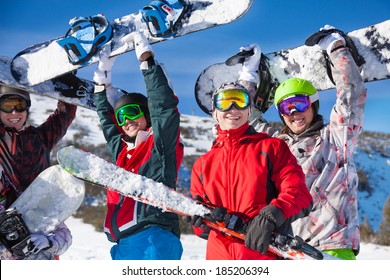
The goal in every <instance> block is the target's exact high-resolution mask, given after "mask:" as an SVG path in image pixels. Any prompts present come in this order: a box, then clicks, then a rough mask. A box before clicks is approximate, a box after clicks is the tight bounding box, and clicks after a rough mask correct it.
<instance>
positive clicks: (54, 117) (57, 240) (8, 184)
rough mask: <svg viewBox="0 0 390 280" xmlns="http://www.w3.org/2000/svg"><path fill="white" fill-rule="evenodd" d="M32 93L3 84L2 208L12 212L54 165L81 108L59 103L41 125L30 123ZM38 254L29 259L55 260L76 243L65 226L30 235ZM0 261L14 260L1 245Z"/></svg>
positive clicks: (0, 135)
mask: <svg viewBox="0 0 390 280" xmlns="http://www.w3.org/2000/svg"><path fill="white" fill-rule="evenodd" d="M30 107H31V99H30V94H29V92H27V91H25V90H22V89H19V88H14V87H10V86H7V85H3V84H2V85H0V120H1V122H0V191H1V192H0V205H1V206H2V208H3V209H8V208H9V207H10V206H11V205H12V203H13V202H14V201H15V200H16V199H17V198H18V197H19V195H20V194H21V193H23V192H24V191H25V190H26V188H27V187H28V186H29V185H30V184H31V183H32V182H33V181H34V179H35V178H36V177H37V176H38V175H39V173H41V172H42V171H43V170H45V169H46V168H48V167H49V166H50V152H51V151H52V149H53V148H54V146H55V145H56V144H57V143H58V142H59V141H60V140H61V139H62V137H63V136H64V135H65V134H66V131H67V129H68V128H69V126H70V125H71V123H72V121H73V120H74V118H75V117H76V110H77V106H75V105H71V104H67V103H64V102H62V101H58V103H57V109H56V110H55V111H54V113H53V114H51V115H50V116H49V118H48V119H47V120H46V121H45V122H44V123H42V124H41V125H40V126H38V127H35V126H30V125H28V124H27V120H28V115H29V110H30ZM30 242H31V243H32V244H33V245H32V246H30V248H35V249H34V250H33V252H34V254H31V255H30V256H29V257H28V259H54V256H55V255H60V254H62V253H64V252H65V251H66V250H67V249H68V247H69V246H70V245H71V243H72V236H71V233H70V231H69V229H68V228H67V227H66V225H65V224H64V223H62V224H61V225H60V226H59V227H58V228H57V229H56V230H54V231H53V232H52V233H51V234H50V235H49V236H45V235H43V234H39V233H34V234H31V236H30ZM0 258H2V259H14V258H15V257H14V256H12V255H11V254H10V253H9V252H8V251H7V250H6V249H5V247H2V246H0Z"/></svg>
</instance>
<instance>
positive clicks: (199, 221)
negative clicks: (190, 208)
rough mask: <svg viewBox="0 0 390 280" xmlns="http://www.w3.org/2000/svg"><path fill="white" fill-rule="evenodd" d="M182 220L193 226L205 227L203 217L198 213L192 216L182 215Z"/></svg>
mask: <svg viewBox="0 0 390 280" xmlns="http://www.w3.org/2000/svg"><path fill="white" fill-rule="evenodd" d="M182 219H183V221H184V222H186V223H188V224H190V226H193V227H200V228H205V226H206V224H205V223H204V222H203V218H202V217H201V216H198V215H194V216H184V217H183V218H182Z"/></svg>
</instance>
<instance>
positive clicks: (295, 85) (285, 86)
mask: <svg viewBox="0 0 390 280" xmlns="http://www.w3.org/2000/svg"><path fill="white" fill-rule="evenodd" d="M294 95H306V96H308V97H309V98H310V101H311V103H312V104H313V105H315V106H314V109H315V113H318V109H319V95H318V92H317V89H316V88H315V87H314V86H313V84H312V83H310V82H309V81H308V80H305V79H300V78H290V79H288V80H286V81H284V82H283V83H281V84H280V85H279V86H278V87H277V89H276V91H275V97H274V104H275V106H276V108H278V104H279V102H280V101H282V100H284V99H286V98H288V97H291V96H294ZM316 101H318V102H316Z"/></svg>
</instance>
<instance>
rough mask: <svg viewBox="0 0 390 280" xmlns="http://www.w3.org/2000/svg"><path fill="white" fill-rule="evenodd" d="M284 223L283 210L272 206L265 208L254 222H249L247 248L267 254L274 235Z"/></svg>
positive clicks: (246, 236) (246, 237) (246, 239)
mask: <svg viewBox="0 0 390 280" xmlns="http://www.w3.org/2000/svg"><path fill="white" fill-rule="evenodd" d="M283 223H284V215H283V212H282V210H280V209H279V208H278V207H276V206H274V205H271V204H270V205H267V206H265V207H264V208H263V209H261V211H260V213H259V214H258V215H257V216H256V217H254V218H253V220H252V221H250V222H248V224H247V226H246V228H247V232H246V235H245V246H246V247H248V248H250V249H252V250H256V251H258V252H260V253H261V254H266V253H267V250H268V247H269V244H270V243H271V240H272V233H273V232H274V230H275V229H276V228H278V227H280V226H281V225H282V224H283Z"/></svg>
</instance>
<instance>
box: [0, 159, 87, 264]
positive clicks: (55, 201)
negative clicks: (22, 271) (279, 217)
mask: <svg viewBox="0 0 390 280" xmlns="http://www.w3.org/2000/svg"><path fill="white" fill-rule="evenodd" d="M84 194H85V188H84V182H83V181H82V180H79V179H77V178H75V177H74V176H71V175H70V174H69V173H68V172H66V171H65V170H63V169H62V168H61V167H60V166H59V165H53V166H51V167H49V168H47V169H45V170H44V171H43V172H41V173H40V174H39V176H38V177H37V178H36V179H35V180H34V181H33V182H32V183H31V184H30V186H29V187H28V188H27V189H26V190H25V191H24V192H23V193H22V194H21V195H20V196H19V197H18V198H17V200H16V201H15V202H14V203H13V204H12V205H11V206H10V207H9V209H7V210H6V211H5V212H4V213H5V214H7V215H9V214H10V213H13V215H9V216H10V217H11V218H10V219H1V220H2V221H1V225H0V236H1V237H2V239H3V240H4V239H5V241H6V243H7V245H6V244H4V245H5V246H6V247H7V248H8V249H9V250H10V251H11V253H13V254H14V255H16V256H18V257H26V256H27V254H28V251H27V248H26V246H27V242H28V237H29V234H31V233H42V234H45V235H48V234H49V233H50V232H52V231H53V230H55V229H56V227H57V226H58V225H59V224H61V223H63V222H64V221H65V220H66V219H67V218H69V217H70V216H71V215H72V214H73V213H74V212H75V211H76V210H77V209H78V208H79V207H80V205H81V203H82V201H83V199H84ZM15 213H16V214H15ZM1 216H3V214H2V215H1ZM17 221H20V222H21V223H22V224H23V223H24V225H25V227H26V229H25V230H23V227H21V226H19V225H18V223H17ZM2 243H3V241H2Z"/></svg>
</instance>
